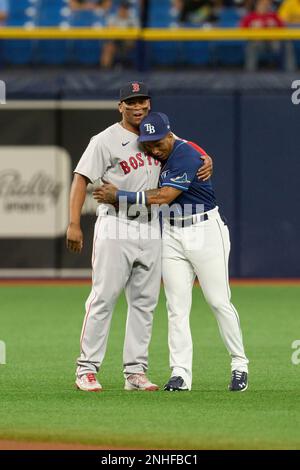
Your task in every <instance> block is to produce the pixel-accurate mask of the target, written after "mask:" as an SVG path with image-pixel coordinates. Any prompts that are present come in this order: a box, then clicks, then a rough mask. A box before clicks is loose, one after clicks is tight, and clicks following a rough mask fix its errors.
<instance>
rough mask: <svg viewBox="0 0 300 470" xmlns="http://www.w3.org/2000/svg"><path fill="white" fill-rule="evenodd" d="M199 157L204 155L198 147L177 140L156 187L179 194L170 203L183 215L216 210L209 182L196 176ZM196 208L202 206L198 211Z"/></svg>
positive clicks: (200, 163) (201, 161)
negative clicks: (170, 189) (176, 190)
mask: <svg viewBox="0 0 300 470" xmlns="http://www.w3.org/2000/svg"><path fill="white" fill-rule="evenodd" d="M202 155H205V152H204V150H202V149H201V147H199V146H198V145H196V144H194V143H193V142H187V141H185V140H181V139H178V140H176V141H175V144H174V147H173V150H172V152H171V154H170V156H169V158H168V160H167V161H166V163H165V165H164V166H163V168H162V170H161V174H160V178H159V187H163V186H172V187H173V188H176V189H181V190H182V191H183V192H182V193H181V194H180V195H179V196H178V197H177V198H176V199H175V200H174V201H173V203H172V207H173V205H174V204H176V205H180V206H181V207H180V208H179V209H180V212H181V213H183V212H184V214H185V215H188V213H192V214H196V213H198V212H207V211H209V210H211V209H213V208H214V207H216V199H215V194H214V189H213V186H212V183H211V180H210V179H209V180H208V181H201V180H199V179H198V177H197V174H196V173H197V170H198V168H200V167H201V166H202V165H203V160H202V159H201V156H202ZM199 205H203V209H202V210H200V211H199ZM197 206H198V207H197ZM187 207H189V209H188V213H187ZM174 215H175V214H174ZM175 216H176V215H175Z"/></svg>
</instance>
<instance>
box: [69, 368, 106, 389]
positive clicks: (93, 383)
mask: <svg viewBox="0 0 300 470" xmlns="http://www.w3.org/2000/svg"><path fill="white" fill-rule="evenodd" d="M75 385H76V387H77V388H78V390H83V391H84V392H101V391H102V386H101V384H100V383H99V382H98V380H97V379H96V377H95V374H92V373H90V374H84V375H82V376H81V377H78V376H77V378H76V382H75Z"/></svg>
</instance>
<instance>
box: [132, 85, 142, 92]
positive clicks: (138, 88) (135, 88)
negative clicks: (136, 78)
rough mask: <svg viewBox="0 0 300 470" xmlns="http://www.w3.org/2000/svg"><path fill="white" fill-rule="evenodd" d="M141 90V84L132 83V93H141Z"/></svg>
mask: <svg viewBox="0 0 300 470" xmlns="http://www.w3.org/2000/svg"><path fill="white" fill-rule="evenodd" d="M140 89H141V88H140V84H139V83H137V82H134V83H132V91H133V93H137V92H138V91H140Z"/></svg>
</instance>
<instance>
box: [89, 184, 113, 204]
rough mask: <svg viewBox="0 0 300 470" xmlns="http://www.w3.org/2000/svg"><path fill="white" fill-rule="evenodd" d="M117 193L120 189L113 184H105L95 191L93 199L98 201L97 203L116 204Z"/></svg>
mask: <svg viewBox="0 0 300 470" xmlns="http://www.w3.org/2000/svg"><path fill="white" fill-rule="evenodd" d="M117 191H118V188H117V187H116V186H114V185H113V184H111V183H104V185H103V186H101V188H98V189H95V191H94V192H93V198H94V199H96V201H97V202H103V203H106V204H115V203H116V202H117Z"/></svg>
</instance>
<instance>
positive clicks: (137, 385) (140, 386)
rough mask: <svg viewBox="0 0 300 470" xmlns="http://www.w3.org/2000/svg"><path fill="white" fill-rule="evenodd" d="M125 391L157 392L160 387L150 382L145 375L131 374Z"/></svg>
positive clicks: (126, 381)
mask: <svg viewBox="0 0 300 470" xmlns="http://www.w3.org/2000/svg"><path fill="white" fill-rule="evenodd" d="M124 389H125V390H131V391H132V390H140V391H146V392H155V391H156V390H159V386H158V385H156V384H153V383H151V382H150V380H149V379H148V378H147V377H146V375H145V374H131V375H128V377H126V379H125V387H124Z"/></svg>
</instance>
